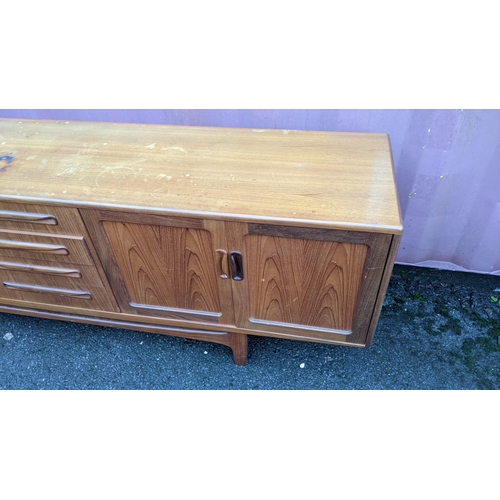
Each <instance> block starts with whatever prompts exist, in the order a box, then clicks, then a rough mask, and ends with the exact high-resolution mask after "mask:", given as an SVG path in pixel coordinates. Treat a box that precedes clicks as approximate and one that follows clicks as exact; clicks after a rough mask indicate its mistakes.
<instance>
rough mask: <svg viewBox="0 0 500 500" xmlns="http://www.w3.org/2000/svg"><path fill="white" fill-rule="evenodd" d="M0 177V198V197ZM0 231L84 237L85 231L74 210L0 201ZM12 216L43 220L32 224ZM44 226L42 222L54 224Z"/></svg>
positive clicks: (0, 190) (78, 215) (0, 182)
mask: <svg viewBox="0 0 500 500" xmlns="http://www.w3.org/2000/svg"><path fill="white" fill-rule="evenodd" d="M2 182H3V181H2V177H1V175H0V197H1V196H2V194H1V193H2V185H3V184H2ZM0 211H1V213H2V215H1V216H0V229H11V230H14V231H33V232H41V233H51V234H66V235H75V236H85V235H86V230H85V226H84V225H83V222H82V220H81V217H80V214H79V213H78V210H77V209H76V208H71V207H56V206H46V205H37V204H31V203H30V204H28V203H6V202H1V201H0ZM12 214H14V215H15V214H34V215H40V216H41V217H49V219H43V220H42V222H32V221H30V220H29V218H24V219H23V218H19V217H18V216H16V217H15V218H14V217H12ZM54 218H55V222H56V223H55V224H52V223H51V224H45V223H43V222H54Z"/></svg>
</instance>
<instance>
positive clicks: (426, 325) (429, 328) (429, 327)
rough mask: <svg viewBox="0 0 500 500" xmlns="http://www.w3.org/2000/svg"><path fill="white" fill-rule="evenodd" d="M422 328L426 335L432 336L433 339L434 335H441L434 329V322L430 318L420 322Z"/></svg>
mask: <svg viewBox="0 0 500 500" xmlns="http://www.w3.org/2000/svg"><path fill="white" fill-rule="evenodd" d="M422 327H423V329H424V331H425V332H426V333H428V334H429V335H433V336H434V337H435V336H436V335H440V334H441V331H439V330H436V329H435V328H434V320H433V319H431V318H425V319H424V320H423V321H422Z"/></svg>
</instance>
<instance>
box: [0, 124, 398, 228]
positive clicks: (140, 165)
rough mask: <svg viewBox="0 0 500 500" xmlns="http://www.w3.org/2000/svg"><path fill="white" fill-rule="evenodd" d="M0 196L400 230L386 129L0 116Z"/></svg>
mask: <svg viewBox="0 0 500 500" xmlns="http://www.w3.org/2000/svg"><path fill="white" fill-rule="evenodd" d="M0 157H2V158H4V160H2V161H1V162H0V179H1V184H0V200H4V201H8V200H11V201H15V200H33V201H38V202H40V203H47V204H54V203H58V202H62V203H65V204H74V205H76V206H81V207H85V206H87V207H101V208H106V207H111V206H114V207H120V208H122V209H123V210H128V211H134V210H137V211H138V210H141V211H144V209H146V210H147V211H149V212H150V213H170V214H176V213H184V214H188V215H192V216H195V217H197V216H198V217H202V216H203V217H204V218H212V219H214V218H218V219H224V220H227V219H232V220H234V219H235V218H237V219H240V220H243V221H249V222H259V221H266V222H272V221H278V222H279V223H280V224H285V225H286V224H288V225H293V224H297V223H298V224H301V225H309V226H320V227H334V228H339V229H342V228H346V229H355V230H365V231H375V232H389V233H393V234H400V233H401V231H402V222H401V215H400V211H399V202H398V197H397V193H396V187H395V182H394V172H393V166H392V159H391V153H390V145H389V141H388V137H387V136H386V135H385V134H357V133H335V132H311V131H294V130H261V129H256V130H252V129H235V128H232V129H229V128H216V127H177V126H167V125H137V124H110V123H96V122H62V121H59V122H58V121H41V120H40V121H34V120H16V119H1V120H0Z"/></svg>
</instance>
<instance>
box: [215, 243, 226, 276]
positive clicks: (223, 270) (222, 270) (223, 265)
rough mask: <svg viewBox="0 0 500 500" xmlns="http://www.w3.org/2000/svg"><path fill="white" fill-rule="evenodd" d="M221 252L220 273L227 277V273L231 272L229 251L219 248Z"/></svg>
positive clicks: (219, 252)
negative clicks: (228, 262) (228, 261)
mask: <svg viewBox="0 0 500 500" xmlns="http://www.w3.org/2000/svg"><path fill="white" fill-rule="evenodd" d="M217 253H218V254H219V261H218V266H219V267H218V271H217V272H218V274H219V276H220V277H221V278H224V279H227V275H228V274H229V269H228V267H227V252H226V251H225V250H221V249H219V250H217Z"/></svg>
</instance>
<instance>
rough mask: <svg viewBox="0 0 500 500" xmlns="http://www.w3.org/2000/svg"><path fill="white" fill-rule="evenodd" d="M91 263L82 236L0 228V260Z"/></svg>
mask: <svg viewBox="0 0 500 500" xmlns="http://www.w3.org/2000/svg"><path fill="white" fill-rule="evenodd" d="M17 259H31V260H32V261H34V262H37V261H50V262H58V263H60V264H82V265H93V262H92V258H91V256H90V253H89V251H88V248H87V245H86V244H85V241H84V239H83V238H82V237H77V236H63V235H59V236H51V235H47V234H43V235H42V234H35V233H27V232H11V231H6V230H0V260H9V261H16V260H17Z"/></svg>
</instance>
